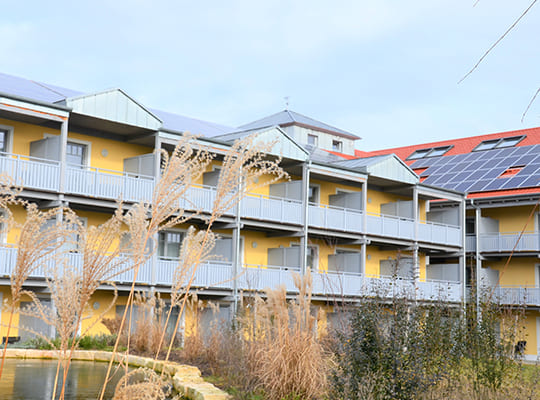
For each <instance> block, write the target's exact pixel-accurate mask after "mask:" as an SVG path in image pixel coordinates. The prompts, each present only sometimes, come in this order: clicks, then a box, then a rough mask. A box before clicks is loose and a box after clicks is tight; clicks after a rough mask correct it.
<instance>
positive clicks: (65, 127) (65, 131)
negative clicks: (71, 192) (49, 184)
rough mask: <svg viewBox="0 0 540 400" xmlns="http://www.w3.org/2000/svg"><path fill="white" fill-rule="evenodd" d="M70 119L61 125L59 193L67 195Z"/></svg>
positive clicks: (66, 119)
mask: <svg viewBox="0 0 540 400" xmlns="http://www.w3.org/2000/svg"><path fill="white" fill-rule="evenodd" d="M68 121H69V120H68V118H67V117H66V118H65V119H64V120H63V121H62V123H61V125H60V152H59V153H58V154H60V182H59V188H58V190H59V192H60V193H61V194H63V193H65V187H66V168H67V165H66V154H67V153H66V151H67V139H68Z"/></svg>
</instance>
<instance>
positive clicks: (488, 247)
mask: <svg viewBox="0 0 540 400" xmlns="http://www.w3.org/2000/svg"><path fill="white" fill-rule="evenodd" d="M514 247H515V251H540V235H539V234H538V232H525V233H523V235H522V236H521V238H520V233H519V232H500V233H481V234H480V251H493V252H508V251H512V250H513V249H514Z"/></svg>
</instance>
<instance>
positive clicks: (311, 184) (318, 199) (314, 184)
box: [307, 183, 321, 204]
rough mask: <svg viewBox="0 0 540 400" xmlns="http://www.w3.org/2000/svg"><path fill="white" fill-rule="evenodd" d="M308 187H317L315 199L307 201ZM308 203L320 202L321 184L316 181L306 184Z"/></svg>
mask: <svg viewBox="0 0 540 400" xmlns="http://www.w3.org/2000/svg"><path fill="white" fill-rule="evenodd" d="M310 187H316V188H317V196H316V197H317V201H312V202H310V201H309V188H310ZM307 201H308V203H313V204H320V203H321V185H319V184H318V183H310V184H309V186H308V199H307Z"/></svg>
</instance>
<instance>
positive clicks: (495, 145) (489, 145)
mask: <svg viewBox="0 0 540 400" xmlns="http://www.w3.org/2000/svg"><path fill="white" fill-rule="evenodd" d="M525 138H526V136H525V135H521V136H512V137H506V138H500V139H490V140H484V141H483V142H482V143H480V144H479V145H478V146H476V147H475V148H474V149H473V151H482V150H493V149H502V148H504V147H513V146H515V145H516V144H518V143H519V142H521V141H522V140H523V139H525Z"/></svg>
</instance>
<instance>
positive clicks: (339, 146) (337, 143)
mask: <svg viewBox="0 0 540 400" xmlns="http://www.w3.org/2000/svg"><path fill="white" fill-rule="evenodd" d="M336 147H337V149H336ZM332 151H335V152H336V153H343V141H342V140H336V139H332Z"/></svg>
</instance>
